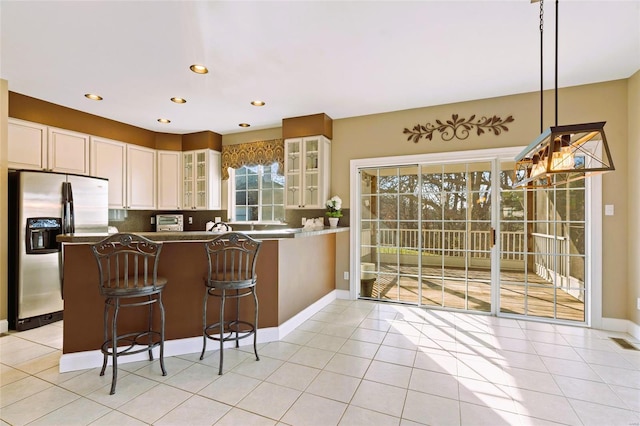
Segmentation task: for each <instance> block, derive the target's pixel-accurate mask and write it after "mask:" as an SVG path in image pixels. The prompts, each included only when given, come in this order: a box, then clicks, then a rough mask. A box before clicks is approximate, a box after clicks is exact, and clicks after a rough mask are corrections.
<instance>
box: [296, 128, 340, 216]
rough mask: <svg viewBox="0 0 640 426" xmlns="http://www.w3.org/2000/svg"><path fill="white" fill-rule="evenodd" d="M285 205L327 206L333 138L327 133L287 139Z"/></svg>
mask: <svg viewBox="0 0 640 426" xmlns="http://www.w3.org/2000/svg"><path fill="white" fill-rule="evenodd" d="M284 168H285V188H286V202H285V207H286V208H301V209H302V208H307V209H319V208H324V203H325V201H326V200H327V199H328V193H329V183H330V182H329V179H330V175H331V173H330V170H331V141H330V140H329V139H327V138H326V137H325V136H308V137H304V138H295V139H286V140H285V160H284Z"/></svg>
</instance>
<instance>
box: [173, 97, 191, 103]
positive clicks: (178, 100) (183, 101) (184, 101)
mask: <svg viewBox="0 0 640 426" xmlns="http://www.w3.org/2000/svg"><path fill="white" fill-rule="evenodd" d="M171 102H175V103H177V104H186V103H187V100H186V99H184V98H175V97H174V98H171Z"/></svg>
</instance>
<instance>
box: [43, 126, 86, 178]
mask: <svg viewBox="0 0 640 426" xmlns="http://www.w3.org/2000/svg"><path fill="white" fill-rule="evenodd" d="M89 139H90V136H89V135H86V134H84V133H78V132H72V131H71V130H64V129H57V128H55V127H49V140H48V144H47V145H48V155H47V159H48V164H49V165H48V169H49V170H52V171H55V172H64V173H76V174H79V175H88V174H89Z"/></svg>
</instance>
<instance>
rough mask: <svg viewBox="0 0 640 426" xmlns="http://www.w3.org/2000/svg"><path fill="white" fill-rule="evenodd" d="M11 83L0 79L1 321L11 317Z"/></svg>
mask: <svg viewBox="0 0 640 426" xmlns="http://www.w3.org/2000/svg"><path fill="white" fill-rule="evenodd" d="M8 116H9V83H8V82H7V80H2V79H0V320H6V319H7V318H8V316H9V313H8V312H7V310H8V305H7V281H8V280H7V274H8V273H9V272H8V265H7V232H8V228H7V226H8V225H7V191H8V188H7V179H8V177H7V149H8V144H7V132H8V130H7V117H8Z"/></svg>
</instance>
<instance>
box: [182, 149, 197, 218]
mask: <svg viewBox="0 0 640 426" xmlns="http://www.w3.org/2000/svg"><path fill="white" fill-rule="evenodd" d="M194 160H195V152H193V151H187V152H183V153H182V208H183V209H193V208H194V207H195V201H194V198H193V175H194V171H193V168H194Z"/></svg>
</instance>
